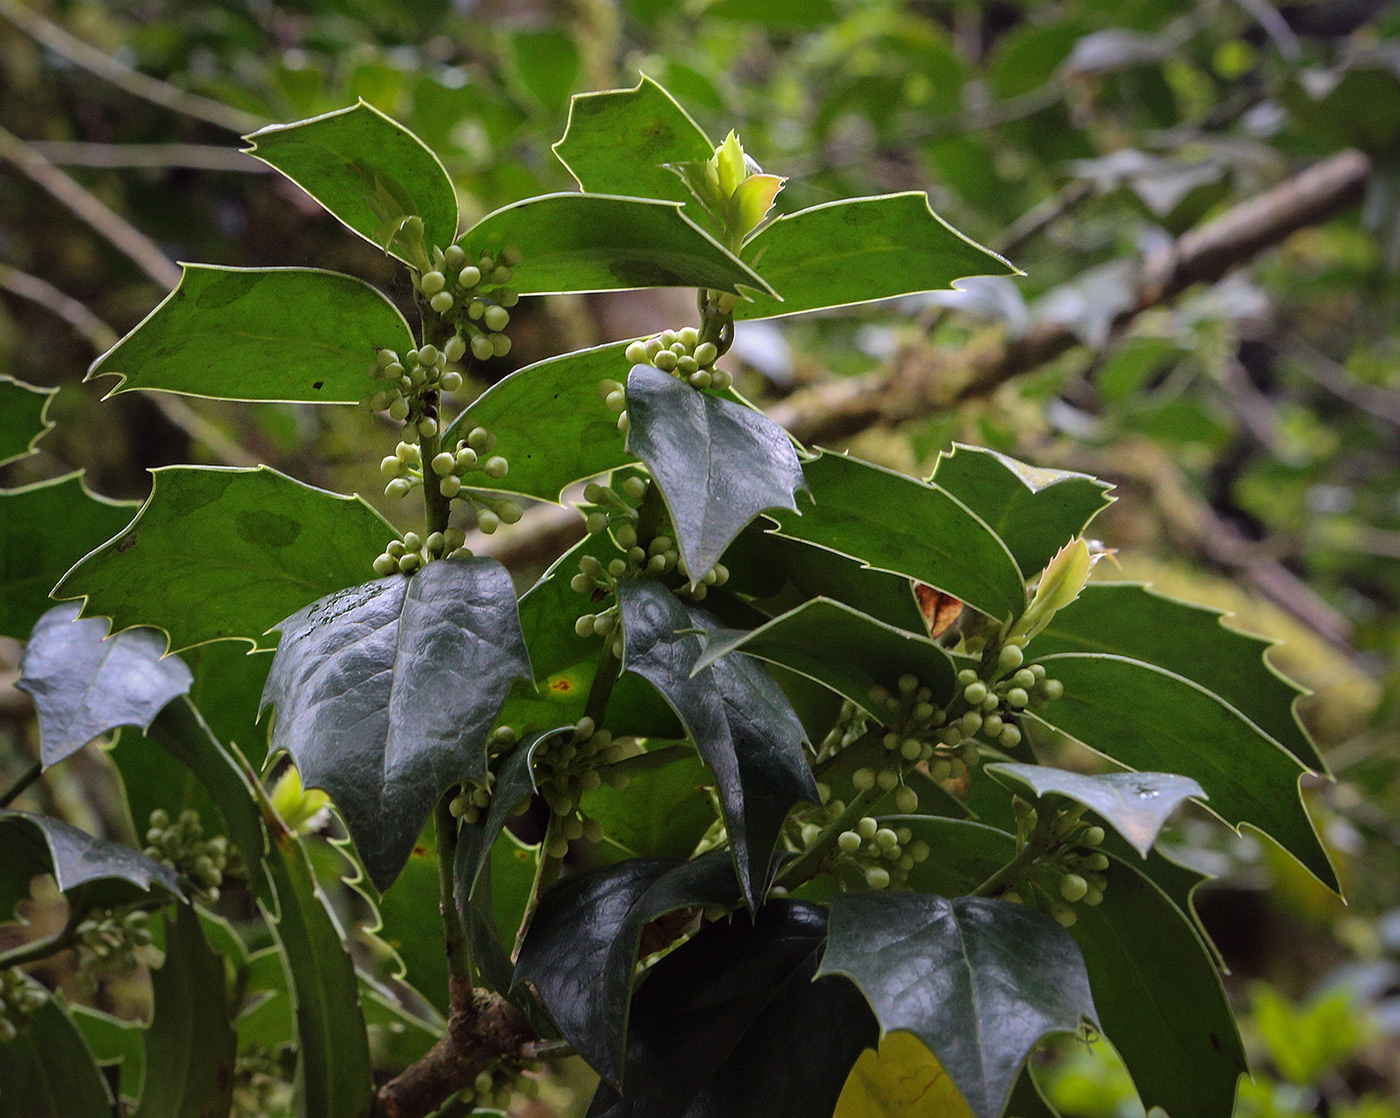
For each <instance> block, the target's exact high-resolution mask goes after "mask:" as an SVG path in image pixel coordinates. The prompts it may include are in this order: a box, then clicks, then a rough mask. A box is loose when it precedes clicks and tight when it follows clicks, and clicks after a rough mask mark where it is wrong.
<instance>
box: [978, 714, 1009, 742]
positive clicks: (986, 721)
mask: <svg viewBox="0 0 1400 1118" xmlns="http://www.w3.org/2000/svg"><path fill="white" fill-rule="evenodd" d="M1005 725H1006V724H1005V723H1004V722H1003V721H1002V720H1001V715H999V714H988V715H986V716H985V717H984V718H983V719H982V733H984V734H986V735H987V737H989V738H996V737H999V736H1000V734H1001V731H1002V729H1003V728H1004V727H1005Z"/></svg>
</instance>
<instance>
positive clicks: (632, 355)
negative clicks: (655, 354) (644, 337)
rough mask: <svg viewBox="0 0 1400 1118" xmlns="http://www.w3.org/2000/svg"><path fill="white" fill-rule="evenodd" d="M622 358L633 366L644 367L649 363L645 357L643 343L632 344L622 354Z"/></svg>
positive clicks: (645, 352)
mask: <svg viewBox="0 0 1400 1118" xmlns="http://www.w3.org/2000/svg"><path fill="white" fill-rule="evenodd" d="M622 356H624V357H625V358H627V360H628V361H630V362H631V363H632V364H633V365H645V364H647V363H648V362H649V361H650V358H649V357H648V355H647V347H646V343H645V342H633V343H632V344H631V345H629V346H628V347H627V348H626V349H625V350H623V352H622Z"/></svg>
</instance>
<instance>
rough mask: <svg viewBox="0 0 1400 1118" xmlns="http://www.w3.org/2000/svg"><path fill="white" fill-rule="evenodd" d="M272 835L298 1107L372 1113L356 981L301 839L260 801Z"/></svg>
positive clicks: (340, 1114)
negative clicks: (292, 1020)
mask: <svg viewBox="0 0 1400 1118" xmlns="http://www.w3.org/2000/svg"><path fill="white" fill-rule="evenodd" d="M261 802H262V805H263V809H264V812H265V813H266V818H267V821H268V829H269V831H270V832H271V834H272V837H273V842H272V846H271V853H270V854H269V857H268V859H267V863H268V875H269V877H271V879H272V886H273V890H274V892H275V894H276V898H277V905H276V910H275V912H274V911H273V910H271V909H270V908H269V907H268V906H266V905H264V912H265V915H266V916H267V917H268V924H269V927H270V928H271V929H272V933H273V935H274V937H275V938H276V941H277V947H278V950H279V951H280V952H281V954H282V961H283V964H284V967H285V973H286V974H287V975H289V976H290V978H291V983H292V1008H293V1014H294V1017H295V1020H296V1053H297V1073H296V1097H297V1099H298V1100H299V1105H298V1111H297V1112H298V1113H300V1114H304V1115H307V1116H308V1118H309V1116H311V1115H316V1116H317V1118H367V1116H368V1114H369V1112H370V1103H371V1101H372V1098H373V1093H374V1082H373V1079H372V1077H371V1065H370V1055H369V1040H368V1034H367V1033H366V1031H365V1017H364V1011H363V1010H362V1009H361V1007H360V989H359V981H358V979H357V978H356V976H355V966H354V964H353V963H352V962H351V959H350V955H349V952H348V951H347V950H346V946H345V942H344V940H343V939H342V938H341V934H340V930H339V928H338V927H337V926H336V922H335V920H334V919H333V918H332V916H331V914H330V911H329V908H328V905H329V902H328V900H327V899H326V897H325V894H324V893H322V891H321V888H320V886H318V885H317V884H316V878H315V876H314V875H313V874H312V872H311V865H310V863H309V862H308V861H307V859H306V850H305V848H304V847H303V846H302V843H301V840H300V839H298V838H297V837H296V835H294V834H292V833H291V832H289V831H288V830H287V829H286V828H285V827H283V826H282V825H281V823H280V821H278V820H277V818H276V816H275V814H274V813H272V811H271V808H270V807H269V806H268V805H267V802H266V800H262V801H261Z"/></svg>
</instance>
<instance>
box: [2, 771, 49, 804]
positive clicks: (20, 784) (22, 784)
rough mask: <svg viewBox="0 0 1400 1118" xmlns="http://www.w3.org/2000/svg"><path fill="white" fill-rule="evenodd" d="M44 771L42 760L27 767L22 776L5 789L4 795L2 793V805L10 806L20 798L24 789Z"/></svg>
mask: <svg viewBox="0 0 1400 1118" xmlns="http://www.w3.org/2000/svg"><path fill="white" fill-rule="evenodd" d="M43 771H44V763H43V762H42V761H35V762H34V763H33V764H32V765H30V766H29V768H27V769H25V770H24V773H23V774H22V775H21V776H20V778H19V779H18V780H16V781H15V782H14V783H13V784H11V785H10V786H9V787H8V788H7V789H5V793H4V795H0V807H9V806H10V805H11V804H12V803H14V802H15V801H16V800H17V799H19V797H20V795H21V794H22V793H23V792H24V790H25V789H26V788H28V787H29V786H30V785H31V784H33V783H34V782H35V781H36V780H38V779H39V776H40V774H41V773H43Z"/></svg>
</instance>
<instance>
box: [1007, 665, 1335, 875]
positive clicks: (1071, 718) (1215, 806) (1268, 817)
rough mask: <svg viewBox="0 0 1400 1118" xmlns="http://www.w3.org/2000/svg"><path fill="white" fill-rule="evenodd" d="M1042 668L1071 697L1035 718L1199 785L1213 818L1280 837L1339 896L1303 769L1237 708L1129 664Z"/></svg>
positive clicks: (1129, 762)
mask: <svg viewBox="0 0 1400 1118" xmlns="http://www.w3.org/2000/svg"><path fill="white" fill-rule="evenodd" d="M1039 662H1040V663H1043V664H1044V665H1045V668H1046V670H1047V671H1048V672H1049V673H1050V676H1051V677H1052V678H1055V679H1058V680H1060V682H1061V683H1063V684H1064V688H1065V691H1064V696H1063V697H1062V698H1059V699H1056V700H1055V701H1053V702H1049V703H1045V704H1043V705H1038V706H1037V707H1036V708H1035V709H1034V711H1033V712H1032V713H1031V714H1030V715H1029V717H1030V718H1031V719H1039V720H1041V721H1043V722H1044V723H1045V724H1046V725H1047V726H1050V727H1052V728H1054V729H1056V730H1059V731H1060V732H1061V733H1064V734H1068V735H1069V736H1070V737H1072V738H1075V739H1076V740H1078V741H1080V742H1083V743H1084V744H1085V745H1087V746H1088V747H1089V748H1090V749H1093V750H1095V751H1096V752H1099V753H1102V754H1103V755H1104V756H1106V757H1110V758H1112V759H1113V760H1115V761H1117V762H1119V763H1120V764H1122V765H1125V766H1126V767H1128V768H1130V769H1135V770H1140V771H1143V772H1163V771H1167V772H1175V773H1180V774H1181V775H1182V776H1189V777H1192V778H1194V779H1195V780H1196V781H1198V782H1199V783H1200V786H1201V787H1202V788H1203V789H1205V792H1206V795H1208V796H1209V797H1210V802H1209V804H1208V805H1207V807H1208V808H1209V810H1210V811H1211V812H1213V813H1214V814H1215V815H1218V816H1219V817H1220V818H1221V819H1223V820H1225V822H1227V823H1229V824H1230V825H1231V826H1232V827H1236V828H1238V827H1240V826H1241V825H1242V824H1245V823H1247V824H1249V825H1250V826H1252V827H1257V828H1258V829H1259V830H1261V831H1263V832H1265V833H1266V834H1268V835H1270V836H1272V837H1273V838H1274V840H1275V841H1277V842H1278V844H1279V845H1280V846H1282V847H1283V848H1284V849H1285V850H1287V851H1288V852H1289V853H1290V854H1292V855H1293V856H1294V857H1295V858H1297V859H1298V861H1299V862H1301V863H1302V864H1303V865H1304V866H1305V867H1306V868H1307V870H1308V872H1309V873H1311V874H1313V876H1315V877H1316V878H1317V879H1318V880H1319V881H1320V882H1322V884H1324V885H1326V886H1327V887H1328V888H1329V889H1331V890H1333V891H1334V892H1335V891H1336V890H1337V888H1338V884H1337V875H1336V873H1335V872H1334V871H1333V869H1332V864H1331V862H1330V860H1329V859H1328V857H1327V852H1326V851H1325V850H1324V849H1323V847H1322V843H1321V842H1320V841H1319V840H1318V837H1317V831H1316V830H1315V829H1314V827H1313V824H1312V821H1311V820H1310V819H1309V818H1308V813H1307V811H1306V810H1305V809H1304V807H1303V801H1302V798H1301V795H1300V793H1299V791H1298V779H1299V777H1300V776H1301V775H1302V773H1303V771H1304V770H1303V766H1302V765H1301V764H1299V762H1298V760H1297V759H1296V758H1295V757H1293V756H1292V755H1291V754H1289V753H1288V752H1286V751H1285V750H1284V749H1283V748H1282V747H1281V746H1279V744H1278V743H1277V742H1275V741H1274V740H1273V739H1272V738H1270V737H1268V736H1266V735H1265V734H1263V733H1261V732H1260V731H1259V729H1258V728H1257V727H1256V726H1255V725H1254V724H1253V723H1252V722H1249V721H1247V720H1246V719H1244V718H1242V717H1241V716H1240V715H1239V713H1238V712H1237V711H1236V710H1235V709H1234V708H1233V707H1230V706H1228V705H1226V704H1225V703H1223V702H1221V701H1220V699H1218V698H1216V696H1215V695H1213V694H1211V693H1210V692H1209V691H1207V690H1206V689H1205V688H1203V687H1201V686H1199V685H1198V684H1195V683H1192V682H1191V681H1190V680H1187V679H1183V678H1182V677H1181V676H1178V675H1173V674H1172V673H1171V672H1167V671H1164V670H1162V669H1160V668H1155V667H1152V666H1150V665H1148V664H1143V663H1140V662H1139V661H1136V660H1128V659H1125V658H1124V657H1121V656H1109V655H1101V654H1091V653H1072V652H1066V653H1058V654H1056V655H1054V656H1047V657H1044V658H1042V659H1041V660H1040V661H1039Z"/></svg>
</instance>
